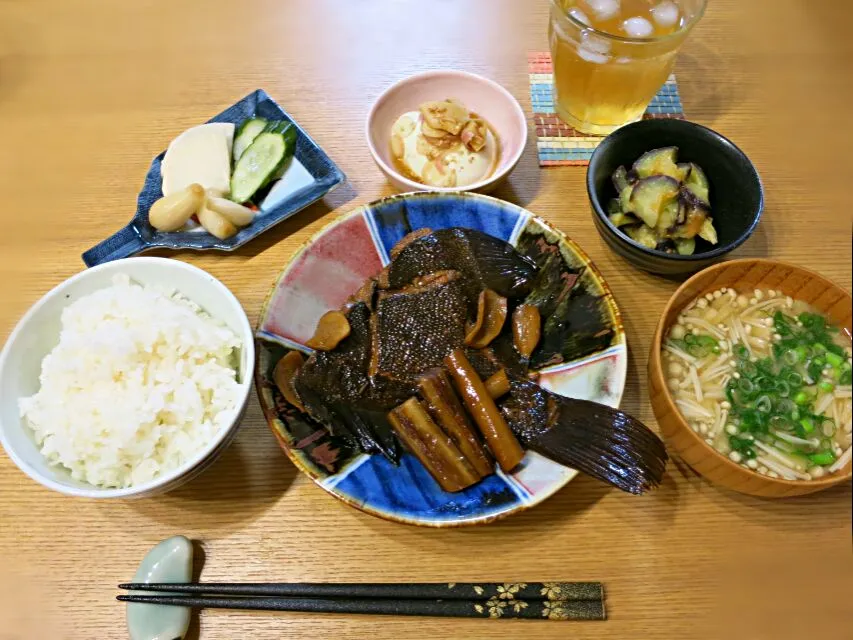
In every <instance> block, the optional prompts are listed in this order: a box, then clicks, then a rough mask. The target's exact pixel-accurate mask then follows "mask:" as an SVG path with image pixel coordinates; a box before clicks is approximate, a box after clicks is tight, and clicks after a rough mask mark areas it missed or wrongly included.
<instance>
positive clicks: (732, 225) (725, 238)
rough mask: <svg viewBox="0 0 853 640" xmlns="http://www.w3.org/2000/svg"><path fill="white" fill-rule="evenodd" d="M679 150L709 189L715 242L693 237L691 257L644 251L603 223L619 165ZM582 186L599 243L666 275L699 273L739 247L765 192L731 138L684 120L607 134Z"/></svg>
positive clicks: (681, 159) (749, 232)
mask: <svg viewBox="0 0 853 640" xmlns="http://www.w3.org/2000/svg"><path fill="white" fill-rule="evenodd" d="M669 146H675V147H678V149H679V151H678V161H679V162H695V163H696V164H698V165H699V166H700V167H702V169H703V170H704V171H705V174H706V175H707V177H708V182H709V183H710V186H711V191H710V199H711V211H712V212H713V216H714V226H715V227H716V229H717V236H718V239H719V242H718V244H716V245H712V244H709V243H707V242H705V241H704V240H701V239H699V238H697V241H696V253H694V254H693V255H690V256H680V255H674V254H670V253H665V252H663V251H657V250H655V249H649V248H647V247H644V246H642V245H640V244H638V243H636V242H634V241H633V240H631V239H630V238H629V237H628V236H627V235H625V234H624V233H622V232H621V231H620V230H619V229H617V228H616V227H615V226H614V225H613V224H612V223H611V222H610V220H608V219H607V202H608V201H609V200H610V199H611V198H615V197H616V195H617V194H616V189H615V187H614V186H613V183H612V181H611V179H610V177H611V176H612V175H613V171H614V170H615V169H616V167H618V166H619V165H625V166H626V167H629V168H630V166H631V165H632V164H633V162H634V161H635V160H636V159H637V158H639V157H640V156H641V155H642V154H643V153H645V152H646V151H651V150H652V149H658V148H660V147H669ZM586 188H587V191H588V192H589V201H590V203H591V205H592V214H593V216H592V217H593V220H594V221H595V226H596V227H597V228H598V232H599V233H600V234H601V237H602V238H604V241H605V242H606V243H607V244H608V245H609V246H610V248H611V249H613V250H614V251H615V252H616V253H618V254H619V255H621V256H622V257H623V258H625V259H626V260H627V261H628V262H630V263H631V264H633V265H634V266H635V267H638V268H640V269H643V270H645V271H650V272H652V273H658V274H661V275H667V276H676V275H681V274H688V273H693V272H694V271H699V270H700V269H704V268H705V267H707V266H708V265H709V264H711V263H712V262H715V261H716V260H718V259H719V258H720V257H721V256H724V255H725V254H727V253H729V252H730V251H733V250H734V249H736V248H737V247H739V246H740V245H742V244H743V243H744V242H745V241H746V239H747V238H748V237H749V236H750V235H752V232H753V231H754V230H755V227H756V226H757V225H758V220H759V219H760V218H761V212H762V211H763V210H764V189H763V188H762V186H761V179H760V178H759V176H758V172H757V171H756V170H755V167H754V166H753V164H752V162H750V160H749V158H747V157H746V154H744V152H743V151H741V150H740V149H738V148H737V147H736V146H735V145H734V144H733V143H732V142H731V141H730V140H728V139H727V138H724V137H723V136H721V135H720V134H719V133H717V132H716V131H712V130H711V129H708V128H707V127H703V126H702V125H698V124H695V123H693V122H687V121H686V120H675V119H665V120H664V119H661V120H641V121H640V122H634V123H632V124H629V125H626V126H624V127H622V128H621V129H617V130H616V131H614V132H613V133H611V134H610V135H609V136H607V137H606V138H605V139H604V140H603V141H602V142H601V144H600V145H599V146H598V148H597V149H596V150H595V153H593V154H592V159H591V160H590V162H589V169H588V170H587V174H586Z"/></svg>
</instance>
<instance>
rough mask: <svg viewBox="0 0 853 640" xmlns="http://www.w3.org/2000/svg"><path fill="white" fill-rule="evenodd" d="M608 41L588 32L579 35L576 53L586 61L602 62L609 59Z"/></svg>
mask: <svg viewBox="0 0 853 640" xmlns="http://www.w3.org/2000/svg"><path fill="white" fill-rule="evenodd" d="M609 53H610V42H608V41H607V40H605V39H603V38H599V37H598V36H595V35H593V34H591V33H589V32H584V33H582V35H581V44H580V47H578V55H579V56H580V57H581V58H583V59H584V60H586V61H587V62H595V63H597V64H604V63H606V62H607V61H608V60H610V56H609V55H608V54H609Z"/></svg>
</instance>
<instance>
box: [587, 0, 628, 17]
mask: <svg viewBox="0 0 853 640" xmlns="http://www.w3.org/2000/svg"><path fill="white" fill-rule="evenodd" d="M585 2H586V6H587V7H589V10H590V11H592V12H593V13H594V14H595V17H596V18H598V19H599V20H609V19H610V18H612V17H614V16H615V15H616V14H617V13H619V9H620V8H621V7H620V6H619V0H585Z"/></svg>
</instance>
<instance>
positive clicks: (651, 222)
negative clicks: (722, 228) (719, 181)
mask: <svg viewBox="0 0 853 640" xmlns="http://www.w3.org/2000/svg"><path fill="white" fill-rule="evenodd" d="M677 159H678V147H663V148H660V149H653V150H652V151H648V152H646V153H644V154H643V155H642V156H640V157H639V158H638V159H637V161H636V162H634V164H633V166H632V167H631V169H630V170H628V169H626V168H625V167H624V166H620V167H617V168H616V170H615V171H614V172H613V176H612V180H613V186H614V188H615V190H616V194H617V196H618V197H616V198H613V199H611V200H610V201H609V202H608V206H607V217H608V219H609V220H610V222H612V223H613V224H614V225H616V226H617V227H620V228H621V229H622V231H624V232H625V234H626V235H627V236H628V237H629V238H631V239H632V240H634V241H635V242H638V243H639V244H642V245H643V246H646V247H649V248H653V249H657V250H658V251H665V252H668V253H676V252H677V253H679V254H681V255H692V254H693V253H694V252H695V251H696V236H699V238H701V239H702V240H703V241H705V242H708V243H710V244H716V243H717V241H718V239H717V231H716V229H715V228H714V224H713V218H712V217H711V206H710V197H709V196H710V194H709V191H710V185H709V183H708V178H707V177H706V176H705V172H704V171H703V170H702V168H701V167H700V166H699V165H697V164H695V163H693V162H683V163H679V162H677Z"/></svg>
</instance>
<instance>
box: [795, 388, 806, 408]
mask: <svg viewBox="0 0 853 640" xmlns="http://www.w3.org/2000/svg"><path fill="white" fill-rule="evenodd" d="M809 400H810V398H809V394H807V393H806V392H805V391H800V392H799V393H797V395H795V396H794V402H796V403H797V404H798V405H801V406H802V405H804V404H808V402H809Z"/></svg>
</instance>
